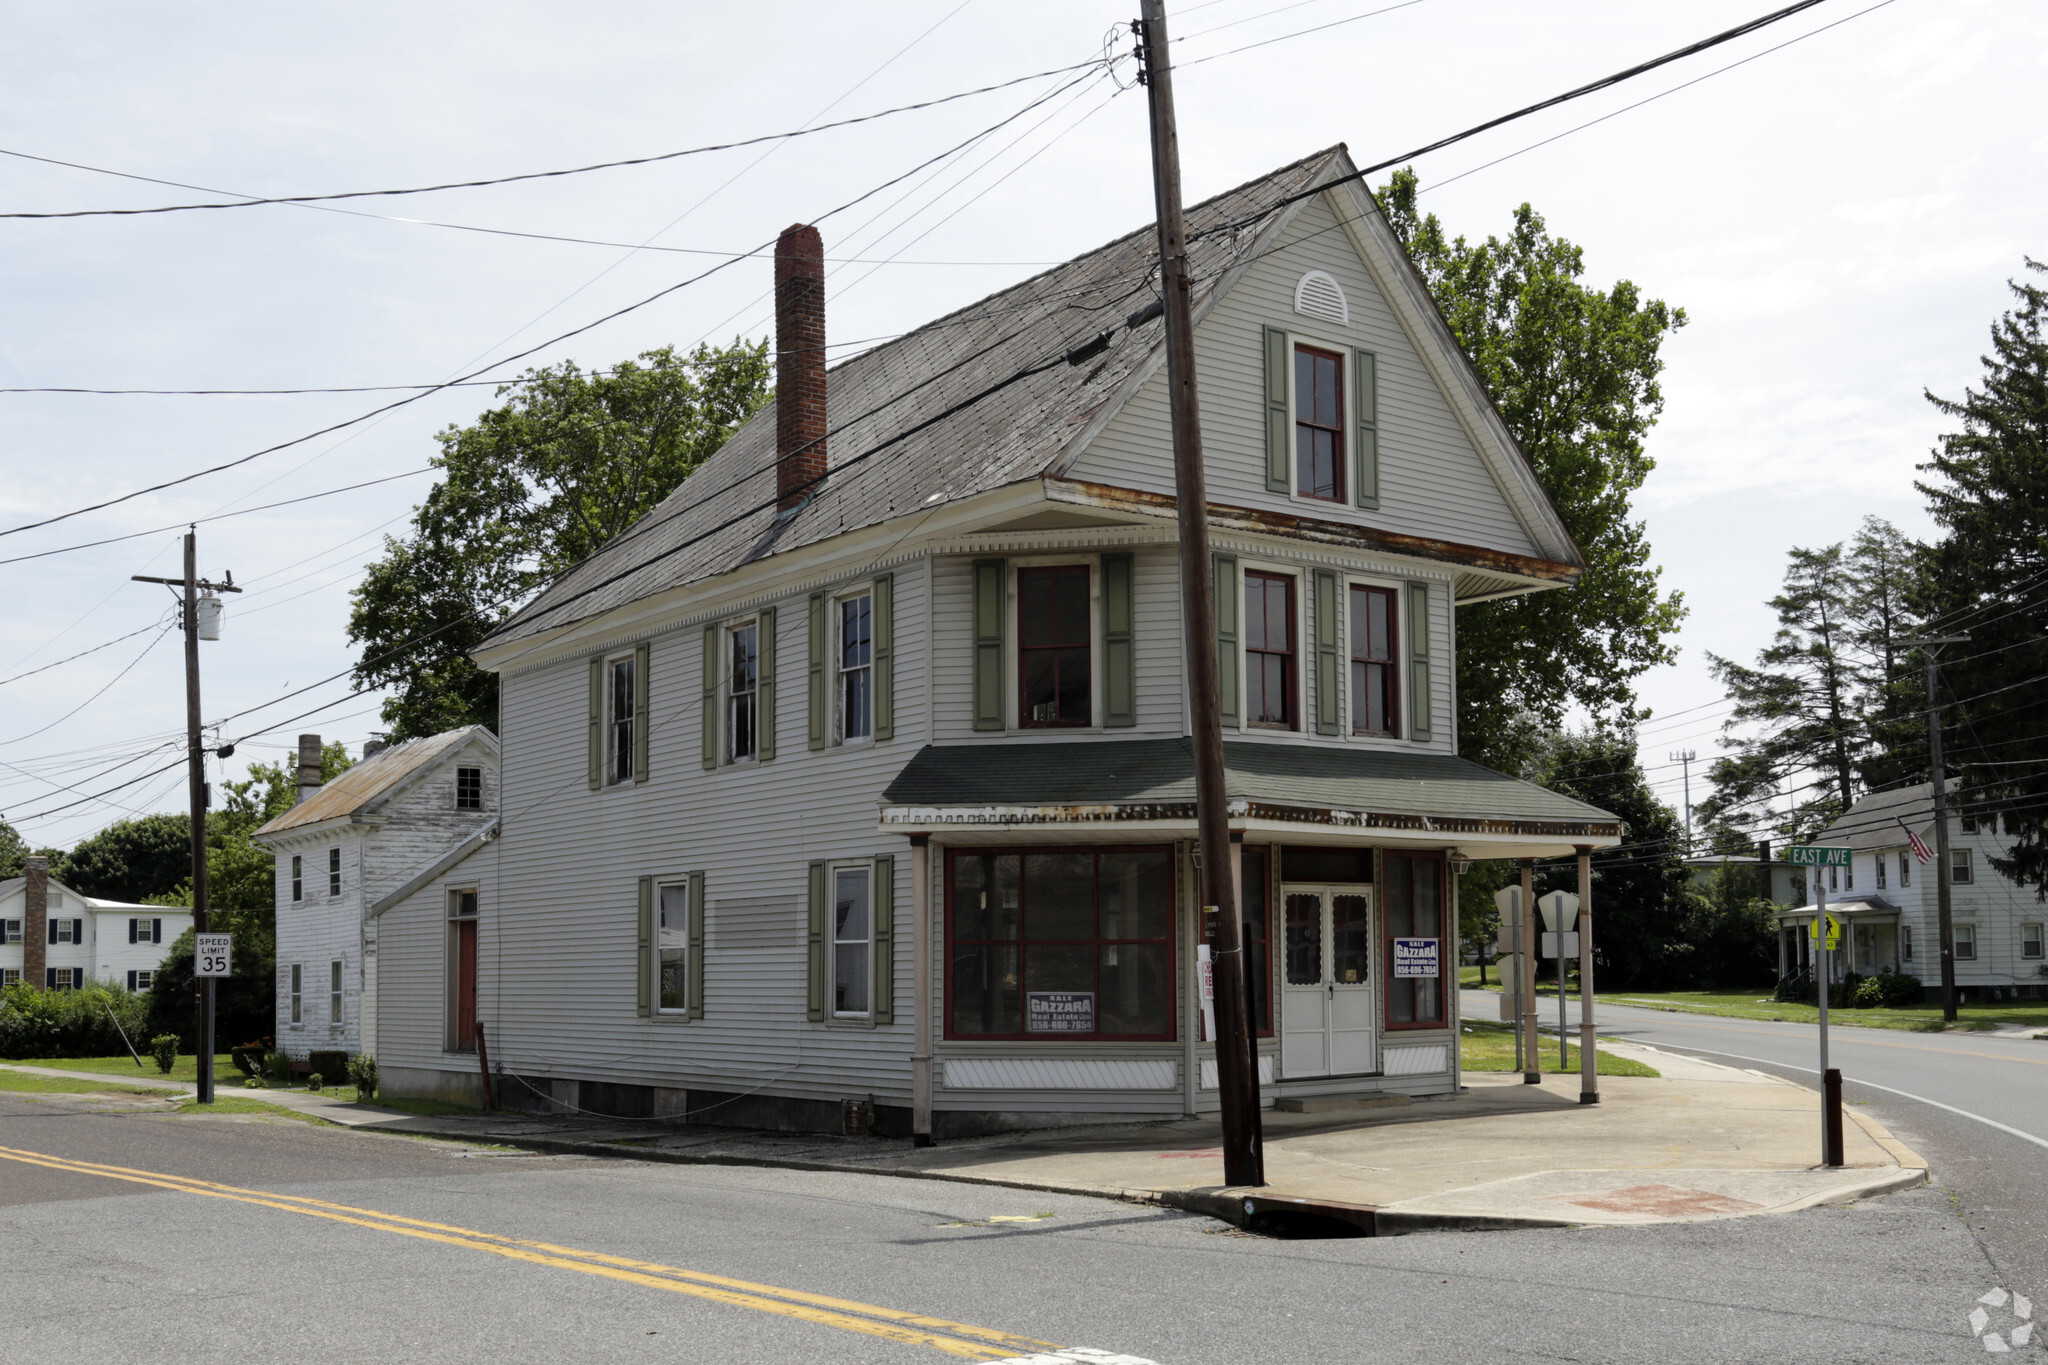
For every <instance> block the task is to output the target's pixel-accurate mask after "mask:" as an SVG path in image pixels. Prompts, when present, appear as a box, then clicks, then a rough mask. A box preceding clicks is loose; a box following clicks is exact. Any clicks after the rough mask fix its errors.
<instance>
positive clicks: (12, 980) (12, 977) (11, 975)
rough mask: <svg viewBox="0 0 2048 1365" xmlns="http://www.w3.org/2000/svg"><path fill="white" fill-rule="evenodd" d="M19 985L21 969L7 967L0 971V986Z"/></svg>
mask: <svg viewBox="0 0 2048 1365" xmlns="http://www.w3.org/2000/svg"><path fill="white" fill-rule="evenodd" d="M20 984H21V968H19V967H7V968H4V969H0V986H19V985H20Z"/></svg>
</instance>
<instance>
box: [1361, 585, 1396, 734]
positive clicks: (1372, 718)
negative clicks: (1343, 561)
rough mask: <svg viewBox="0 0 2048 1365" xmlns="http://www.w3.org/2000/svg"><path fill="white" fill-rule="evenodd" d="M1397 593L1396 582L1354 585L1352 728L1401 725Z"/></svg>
mask: <svg viewBox="0 0 2048 1365" xmlns="http://www.w3.org/2000/svg"><path fill="white" fill-rule="evenodd" d="M1398 606H1399V602H1398V595H1397V594H1396V592H1395V591H1394V589H1392V588H1371V587H1365V586H1363V585H1356V584H1355V585H1353V587H1352V589H1351V733H1353V734H1355V735H1389V736H1391V735H1395V734H1398V733H1399V731H1400V715H1401V697H1400V686H1401V684H1400V678H1401V666H1400V660H1399V659H1398V658H1397V657H1396V653H1397V647H1398V645H1399V644H1400V639H1401V636H1400V631H1399V625H1400V616H1399V612H1398Z"/></svg>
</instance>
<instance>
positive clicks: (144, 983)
mask: <svg viewBox="0 0 2048 1365" xmlns="http://www.w3.org/2000/svg"><path fill="white" fill-rule="evenodd" d="M155 984H156V973H155V972H144V971H138V972H136V973H135V985H134V987H133V988H132V989H134V990H137V991H146V990H148V989H149V988H150V987H151V986H153V985H155Z"/></svg>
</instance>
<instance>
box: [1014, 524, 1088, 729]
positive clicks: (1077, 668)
mask: <svg viewBox="0 0 2048 1365" xmlns="http://www.w3.org/2000/svg"><path fill="white" fill-rule="evenodd" d="M1017 616H1018V623H1017V624H1018V629H1017V666H1018V673H1019V676H1018V685H1017V696H1018V701H1019V704H1020V706H1019V709H1020V710H1021V712H1022V714H1021V716H1020V717H1019V722H1020V723H1021V724H1023V725H1026V726H1075V725H1087V724H1088V723H1089V722H1090V721H1092V720H1093V719H1094V698H1093V696H1092V695H1091V690H1090V685H1089V669H1090V667H1091V660H1090V657H1089V638H1090V632H1089V628H1088V566H1087V565H1085V564H1062V565H1057V566H1055V567H1051V568H1034V569H1019V570H1017Z"/></svg>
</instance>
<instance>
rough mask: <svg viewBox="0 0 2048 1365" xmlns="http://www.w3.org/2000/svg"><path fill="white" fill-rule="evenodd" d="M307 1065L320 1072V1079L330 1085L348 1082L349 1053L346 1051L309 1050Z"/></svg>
mask: <svg viewBox="0 0 2048 1365" xmlns="http://www.w3.org/2000/svg"><path fill="white" fill-rule="evenodd" d="M306 1065H307V1066H308V1067H310V1068H312V1069H313V1070H314V1071H317V1072H319V1073H320V1079H321V1080H323V1081H325V1082H326V1083H327V1084H329V1085H346V1084H347V1083H348V1054H347V1053H346V1052H308V1053H307V1054H306Z"/></svg>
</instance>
